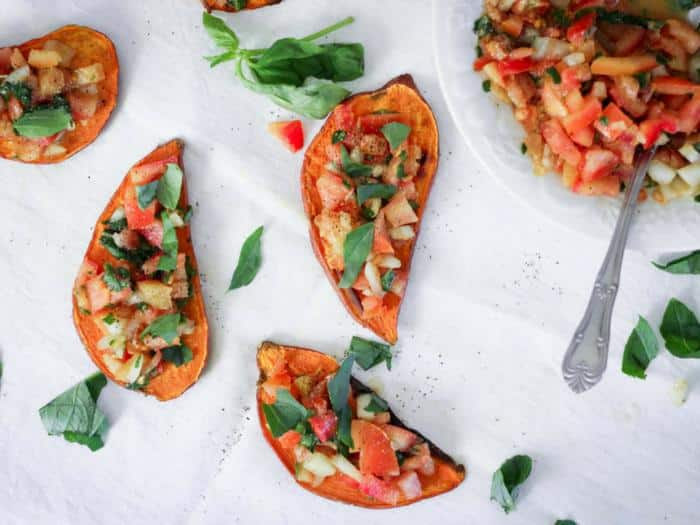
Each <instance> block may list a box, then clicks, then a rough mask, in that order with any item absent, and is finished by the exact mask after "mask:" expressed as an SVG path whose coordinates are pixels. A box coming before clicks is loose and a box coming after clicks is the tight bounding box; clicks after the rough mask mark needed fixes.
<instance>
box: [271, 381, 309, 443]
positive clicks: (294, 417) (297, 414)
mask: <svg viewBox="0 0 700 525" xmlns="http://www.w3.org/2000/svg"><path fill="white" fill-rule="evenodd" d="M275 397H276V399H275V402H274V403H273V404H271V405H267V404H263V414H265V420H266V421H267V426H268V427H269V428H270V432H271V433H272V435H273V436H274V437H276V438H278V437H280V436H281V435H282V434H284V433H285V432H287V431H289V430H293V429H294V428H295V427H296V426H297V425H298V424H299V423H301V422H303V421H306V418H308V417H309V416H310V415H311V412H310V411H309V410H307V409H306V407H304V405H302V404H301V403H299V401H297V400H296V399H294V396H292V394H290V392H289V390H287V389H285V388H278V389H277V393H276V396H275Z"/></svg>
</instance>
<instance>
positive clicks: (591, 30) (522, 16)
mask: <svg viewBox="0 0 700 525" xmlns="http://www.w3.org/2000/svg"><path fill="white" fill-rule="evenodd" d="M611 3H612V4H615V2H614V1H613V2H610V1H604V0H573V1H570V2H567V1H563V2H556V5H557V6H559V7H556V6H555V5H554V4H555V2H550V1H549V0H535V1H531V0H528V1H523V0H515V1H513V0H509V1H503V0H486V2H485V14H484V15H483V16H482V17H481V18H480V19H478V20H477V21H476V23H475V25H474V31H475V32H476V34H477V36H478V46H477V55H478V57H477V59H476V62H475V63H474V68H475V69H476V70H477V71H480V72H481V73H482V75H483V77H484V79H485V80H484V89H485V90H486V91H491V92H492V93H494V94H495V95H496V96H497V97H498V98H499V99H501V100H503V101H505V102H508V103H509V104H511V105H512V107H513V111H514V114H515V118H516V119H517V120H518V121H519V122H520V123H521V124H522V126H523V127H524V129H525V131H526V138H525V140H524V143H523V146H522V150H523V152H525V151H527V152H528V153H529V155H530V156H531V158H532V160H533V163H534V165H535V170H536V172H538V173H543V172H547V171H555V172H557V173H559V174H560V175H561V176H562V180H563V182H564V184H565V185H566V186H567V187H569V188H571V189H572V190H573V191H574V192H578V193H581V194H586V195H611V196H615V195H617V194H619V192H620V191H621V189H622V188H624V183H625V182H626V181H628V180H629V177H630V176H631V173H632V166H633V163H634V159H635V152H636V150H637V149H638V148H639V149H641V148H650V147H651V146H652V145H654V144H657V145H659V146H660V148H659V149H658V151H657V153H656V155H655V158H654V160H653V161H652V163H651V166H650V168H649V172H648V180H647V181H646V182H647V183H646V188H647V190H646V191H643V193H642V198H646V196H647V195H648V192H649V191H650V192H651V195H652V197H653V198H654V199H655V200H657V201H659V202H666V201H668V200H670V199H674V198H676V197H681V196H692V195H697V194H698V193H700V162H699V161H700V135H698V134H697V128H698V123H700V84H698V82H700V54H699V50H700V34H698V32H697V31H696V30H695V28H693V27H692V26H690V25H689V24H688V23H687V22H685V21H682V20H676V19H669V20H661V21H660V20H654V19H649V18H646V17H641V16H636V15H632V14H628V13H624V12H621V11H616V10H613V9H612V8H611V7H610V5H611Z"/></svg>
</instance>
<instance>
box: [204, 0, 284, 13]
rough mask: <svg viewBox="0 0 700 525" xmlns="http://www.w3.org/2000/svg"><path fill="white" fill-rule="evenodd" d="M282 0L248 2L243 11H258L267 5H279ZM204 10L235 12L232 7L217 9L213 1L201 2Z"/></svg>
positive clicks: (252, 0) (254, 0)
mask: <svg viewBox="0 0 700 525" xmlns="http://www.w3.org/2000/svg"><path fill="white" fill-rule="evenodd" d="M281 1H282V0H248V2H247V4H246V6H245V8H244V9H259V8H261V7H266V6H268V5H275V4H279V3H280V2H281ZM202 4H204V8H205V9H206V10H207V11H228V12H229V13H236V12H237V10H236V9H234V8H233V7H229V6H226V7H217V2H216V1H215V0H202Z"/></svg>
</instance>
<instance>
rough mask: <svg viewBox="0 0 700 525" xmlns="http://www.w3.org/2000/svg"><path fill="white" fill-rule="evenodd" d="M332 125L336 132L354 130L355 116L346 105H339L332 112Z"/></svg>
mask: <svg viewBox="0 0 700 525" xmlns="http://www.w3.org/2000/svg"><path fill="white" fill-rule="evenodd" d="M333 123H334V124H335V128H336V130H342V131H345V132H349V131H351V130H353V129H354V128H355V114H354V113H353V112H352V109H351V108H350V106H349V105H348V104H341V105H340V106H338V107H336V108H335V110H334V111H333Z"/></svg>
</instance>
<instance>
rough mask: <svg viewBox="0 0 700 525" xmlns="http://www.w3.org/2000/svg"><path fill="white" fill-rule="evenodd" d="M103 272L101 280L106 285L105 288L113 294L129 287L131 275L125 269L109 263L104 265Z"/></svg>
mask: <svg viewBox="0 0 700 525" xmlns="http://www.w3.org/2000/svg"><path fill="white" fill-rule="evenodd" d="M104 269H105V272H104V275H103V276H102V280H103V281H104V282H105V284H106V285H107V288H109V289H110V290H112V291H113V292H121V291H122V290H124V289H126V288H129V287H130V286H131V275H130V274H129V270H128V269H127V268H122V267H119V266H118V267H116V268H115V267H114V266H112V265H111V264H109V263H105V268H104Z"/></svg>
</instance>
